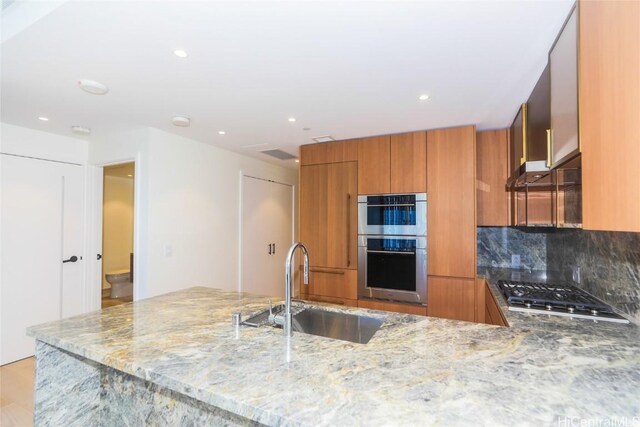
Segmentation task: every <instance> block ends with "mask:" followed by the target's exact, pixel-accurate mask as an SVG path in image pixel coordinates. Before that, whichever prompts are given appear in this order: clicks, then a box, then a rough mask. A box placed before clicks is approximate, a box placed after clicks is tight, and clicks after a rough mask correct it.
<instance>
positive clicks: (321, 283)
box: [300, 267, 358, 300]
mask: <svg viewBox="0 0 640 427" xmlns="http://www.w3.org/2000/svg"><path fill="white" fill-rule="evenodd" d="M357 286H358V272H357V271H356V270H348V269H333V268H331V269H330V268H318V267H311V269H310V271H309V284H308V285H307V286H305V285H301V288H300V292H301V295H305V294H308V295H314V296H321V297H330V298H341V299H350V300H356V299H357V298H358V295H357V293H358V288H357Z"/></svg>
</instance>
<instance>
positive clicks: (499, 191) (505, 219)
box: [476, 129, 510, 227]
mask: <svg viewBox="0 0 640 427" xmlns="http://www.w3.org/2000/svg"><path fill="white" fill-rule="evenodd" d="M508 144H509V130H508V129H502V130H489V131H484V132H478V133H476V199H477V207H478V225H479V226H494V227H506V226H509V225H510V221H509V191H507V189H506V183H507V179H508V177H509V166H508V163H509V155H508Z"/></svg>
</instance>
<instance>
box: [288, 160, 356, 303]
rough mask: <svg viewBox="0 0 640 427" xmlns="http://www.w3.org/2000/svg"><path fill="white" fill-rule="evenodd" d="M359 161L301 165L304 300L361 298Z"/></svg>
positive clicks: (301, 238) (301, 294)
mask: <svg viewBox="0 0 640 427" xmlns="http://www.w3.org/2000/svg"><path fill="white" fill-rule="evenodd" d="M356 210H357V164H356V162H341V163H327V164H318V165H307V166H301V167H300V218H301V221H300V240H301V241H302V242H304V244H305V245H306V247H307V249H308V251H309V263H310V264H311V272H310V278H309V285H308V286H305V285H300V296H301V297H302V298H309V299H312V298H314V297H315V298H316V300H317V297H323V298H325V300H326V298H336V300H335V301H334V302H338V301H341V302H342V303H345V304H347V303H349V301H347V300H351V301H352V302H351V305H354V304H355V303H354V302H353V301H355V300H356V299H357V296H356V293H357V290H356V286H357V265H358V261H357V242H356V236H357V211H356Z"/></svg>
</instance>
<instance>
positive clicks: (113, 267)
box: [101, 162, 135, 308]
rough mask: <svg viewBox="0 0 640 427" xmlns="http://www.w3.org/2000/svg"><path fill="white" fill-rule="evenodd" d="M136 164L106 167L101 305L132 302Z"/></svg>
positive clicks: (103, 202)
mask: <svg viewBox="0 0 640 427" xmlns="http://www.w3.org/2000/svg"><path fill="white" fill-rule="evenodd" d="M134 188H135V163H134V162H130V163H123V164H117V165H111V166H105V167H104V173H103V192H102V251H101V258H102V273H101V307H102V308H106V307H112V306H114V305H119V304H124V303H127V302H131V301H133V283H134V281H133V275H134V273H135V272H134V270H133V258H134V253H133V236H134V193H135V191H134Z"/></svg>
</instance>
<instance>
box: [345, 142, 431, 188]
mask: <svg viewBox="0 0 640 427" xmlns="http://www.w3.org/2000/svg"><path fill="white" fill-rule="evenodd" d="M426 191H427V133H426V132H409V133H402V134H395V135H387V136H376V137H372V138H361V139H360V140H359V141H358V193H359V194H388V193H424V192H426Z"/></svg>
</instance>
